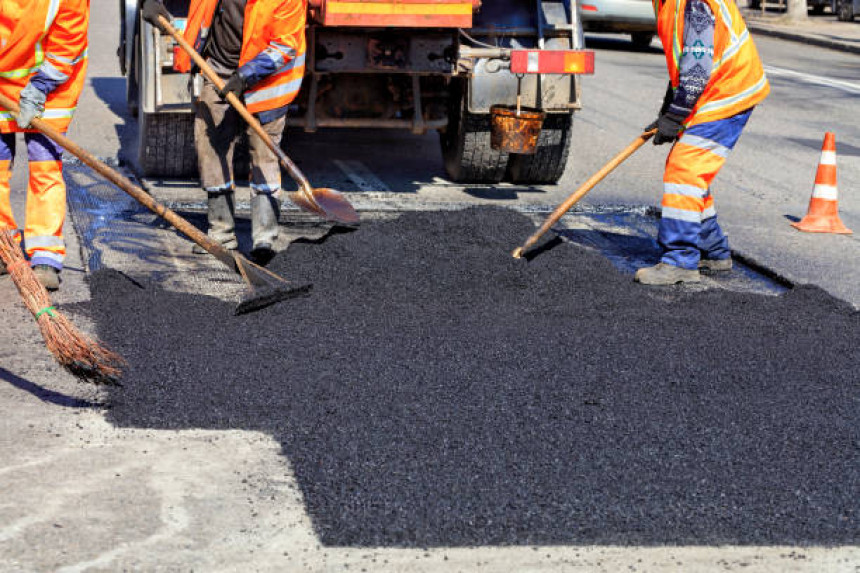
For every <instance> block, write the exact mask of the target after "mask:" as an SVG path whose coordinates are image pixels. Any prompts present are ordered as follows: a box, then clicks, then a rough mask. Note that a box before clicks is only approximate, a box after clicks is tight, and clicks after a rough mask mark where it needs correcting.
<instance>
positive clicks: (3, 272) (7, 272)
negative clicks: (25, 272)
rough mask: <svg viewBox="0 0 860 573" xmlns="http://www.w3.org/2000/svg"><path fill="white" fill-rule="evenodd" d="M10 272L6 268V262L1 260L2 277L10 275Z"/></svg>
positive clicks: (0, 273) (0, 271) (0, 272)
mask: <svg viewBox="0 0 860 573" xmlns="http://www.w3.org/2000/svg"><path fill="white" fill-rule="evenodd" d="M8 274H9V271H7V270H6V263H4V262H3V261H0V277H2V276H3V275H8Z"/></svg>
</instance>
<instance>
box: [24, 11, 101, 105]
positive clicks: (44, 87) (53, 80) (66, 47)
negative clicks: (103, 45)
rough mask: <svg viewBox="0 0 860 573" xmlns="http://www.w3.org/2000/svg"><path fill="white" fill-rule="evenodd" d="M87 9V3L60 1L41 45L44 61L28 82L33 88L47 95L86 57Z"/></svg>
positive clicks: (62, 82) (68, 76) (64, 81)
mask: <svg viewBox="0 0 860 573" xmlns="http://www.w3.org/2000/svg"><path fill="white" fill-rule="evenodd" d="M88 25H89V6H88V2H87V0H62V1H61V2H60V7H59V10H58V11H57V15H56V16H55V17H54V21H53V22H52V23H51V26H50V27H49V28H48V33H47V35H46V36H45V38H44V41H43V43H42V48H43V50H44V53H45V59H44V61H43V62H42V65H41V66H40V67H39V70H38V71H37V72H36V74H35V75H34V76H33V77H32V78H31V79H30V83H31V84H32V85H33V87H35V88H37V89H38V90H39V91H41V92H42V93H44V94H46V95H47V94H49V93H51V92H52V91H54V90H55V89H57V87H59V86H61V85H62V84H64V83H66V82H67V81H68V79H69V78H70V77H71V75H72V72H73V71H74V67H75V65H76V64H77V63H78V62H80V61H81V59H82V58H83V57H85V56H86V51H87V28H88Z"/></svg>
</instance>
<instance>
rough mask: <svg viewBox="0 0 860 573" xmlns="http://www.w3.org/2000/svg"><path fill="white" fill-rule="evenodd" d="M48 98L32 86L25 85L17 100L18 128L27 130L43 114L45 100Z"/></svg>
mask: <svg viewBox="0 0 860 573" xmlns="http://www.w3.org/2000/svg"><path fill="white" fill-rule="evenodd" d="M47 99H48V96H46V95H45V94H44V92H42V90H40V89H39V88H37V87H36V86H34V85H33V84H27V85H26V86H24V89H22V90H21V96H20V99H19V100H18V118H17V119H16V121H17V123H18V127H20V128H21V129H27V128H28V127H30V123H31V122H32V121H33V119H34V118H37V117H42V114H43V113H44V112H45V100H47Z"/></svg>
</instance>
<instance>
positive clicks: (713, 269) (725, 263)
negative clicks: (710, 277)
mask: <svg viewBox="0 0 860 573" xmlns="http://www.w3.org/2000/svg"><path fill="white" fill-rule="evenodd" d="M699 270H700V271H703V272H706V273H722V272H725V271H730V270H732V259H731V257H729V258H728V259H699Z"/></svg>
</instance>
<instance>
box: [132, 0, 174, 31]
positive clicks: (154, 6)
mask: <svg viewBox="0 0 860 573" xmlns="http://www.w3.org/2000/svg"><path fill="white" fill-rule="evenodd" d="M140 14H141V16H143V19H144V20H146V21H147V22H149V23H150V24H152V25H153V26H155V27H156V28H158V29H162V28H161V23H160V22H159V21H158V17H159V16H164V18H165V19H166V20H167V21H168V22H171V23H172V22H173V16H172V15H171V14H170V12H168V11H167V8H165V7H164V4H162V3H161V0H143V3H142V4H141V6H140Z"/></svg>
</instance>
